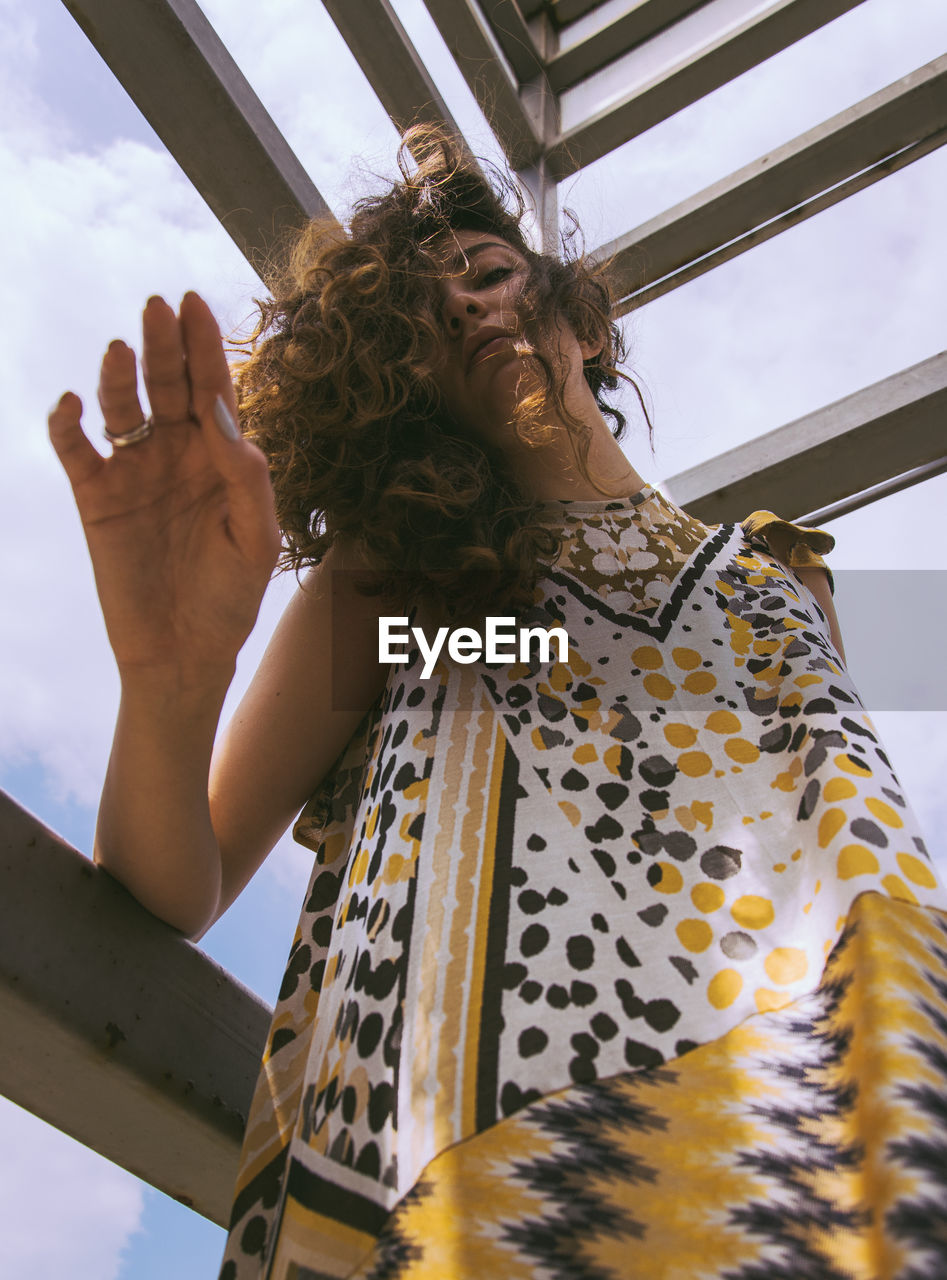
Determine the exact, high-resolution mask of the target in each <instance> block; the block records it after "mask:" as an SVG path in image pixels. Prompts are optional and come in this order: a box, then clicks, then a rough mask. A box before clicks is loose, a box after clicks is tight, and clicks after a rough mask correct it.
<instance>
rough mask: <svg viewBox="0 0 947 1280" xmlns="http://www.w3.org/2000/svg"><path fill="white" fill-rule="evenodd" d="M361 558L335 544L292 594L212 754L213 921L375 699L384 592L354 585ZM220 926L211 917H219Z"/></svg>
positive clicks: (381, 675)
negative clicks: (216, 857)
mask: <svg viewBox="0 0 947 1280" xmlns="http://www.w3.org/2000/svg"><path fill="white" fill-rule="evenodd" d="M356 570H357V562H356V560H355V558H354V556H353V555H352V553H351V551H349V550H343V549H342V548H341V547H340V546H339V545H338V544H336V545H335V546H334V547H333V548H332V550H331V551H330V552H329V554H328V555H327V556H326V558H325V560H324V561H323V562H322V564H321V565H320V566H319V568H318V569H316V570H314V571H313V572H312V573H310V574H309V576H308V577H307V579H306V580H305V582H304V583H303V585H302V586H301V587H300V589H299V591H297V593H296V595H295V596H294V597H293V599H292V600H291V601H290V604H289V606H288V607H287V609H286V612H285V613H284V615H283V617H282V619H281V621H280V623H279V626H278V627H277V629H276V631H275V632H274V634H273V638H272V640H271V641H270V644H269V646H268V648H267V650H266V653H265V654H264V656H263V660H262V662H261V663H260V667H259V670H258V671H257V673H256V675H255V677H254V679H253V682H252V683H251V685H250V687H249V689H248V690H247V693H246V695H245V696H244V698H243V700H242V702H241V703H240V706H239V707H238V709H237V711H236V713H235V714H234V717H233V719H232V721H231V722H230V725H229V726H228V728H227V730H226V732H225V733H223V734H222V735H221V738H220V740H219V742H218V744H217V747H216V749H215V751H214V757H213V763H212V766H211V774H210V810H211V815H212V822H213V826H214V829H215V831H216V833H217V837H218V839H219V842H220V850H221V887H220V898H219V901H218V904H217V908H216V911H215V914H214V919H216V918H217V917H218V916H219V915H221V914H222V913H223V912H224V911H225V910H226V909H227V907H228V906H229V905H230V904H231V903H232V902H233V900H234V899H235V898H236V897H237V895H238V894H239V893H240V891H241V890H242V889H243V888H244V886H245V885H246V883H247V881H248V880H249V879H250V877H251V876H252V875H253V874H254V872H255V871H256V870H257V868H258V867H259V865H260V863H261V862H262V861H263V859H264V858H265V856H266V854H267V853H268V852H269V851H270V849H272V847H273V845H274V844H275V843H276V841H277V840H278V839H279V838H280V836H281V835H282V834H283V832H284V831H285V830H286V828H287V827H288V826H289V824H290V823H291V822H292V821H293V819H294V818H295V817H296V815H297V814H298V813H299V811H300V809H301V808H302V807H303V805H304V804H305V803H306V801H307V800H308V799H309V797H310V796H311V795H312V794H313V792H314V791H315V790H316V788H317V786H318V785H319V783H320V782H321V781H322V779H323V778H324V777H325V775H326V774H327V773H328V772H329V769H330V768H331V767H332V765H333V763H334V762H335V760H336V759H337V758H338V756H339V755H340V754H341V752H342V751H343V749H344V748H345V745H346V743H347V742H348V741H349V739H350V738H351V736H352V734H353V732H354V731H355V729H356V728H357V727H358V724H359V722H360V721H361V720H362V718H363V716H364V715H365V713H366V712H367V711H368V709H369V707H370V706H371V705H372V703H373V702H374V701H375V700H376V699H377V698H378V697H379V696H380V694H381V693H382V691H383V689H384V686H385V681H386V678H387V675H388V667H387V665H385V666H383V665H381V664H380V663H379V662H378V617H379V613H381V612H384V610H383V609H382V607H381V605H380V604H379V600H378V598H377V597H366V596H363V595H361V594H360V593H359V592H357V591H356V590H355V580H356V576H357V574H356ZM211 923H212V922H211Z"/></svg>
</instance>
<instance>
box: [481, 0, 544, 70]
mask: <svg viewBox="0 0 947 1280" xmlns="http://www.w3.org/2000/svg"><path fill="white" fill-rule="evenodd" d="M480 8H481V9H482V11H483V16H484V17H485V18H486V20H487V22H488V23H489V24H490V30H491V31H492V32H493V37H494V39H495V40H496V42H497V44H498V45H499V46H500V48H501V49H502V50H503V54H504V57H505V58H506V60H507V62H508V63H509V64H510V67H511V68H512V70H513V74H514V76H515V77H516V79H517V80H518V81H519V83H520V84H524V83H525V82H526V81H527V80H532V79H533V77H534V76H539V75H542V74H544V70H545V68H544V64H543V58H542V55H541V53H540V51H539V49H537V47H536V42H535V40H534V39H533V35H532V32H531V31H530V29H529V26H528V25H527V23H526V20H525V18H524V17H523V14H522V11H521V9H520V6H519V5H518V4H517V3H516V0H480Z"/></svg>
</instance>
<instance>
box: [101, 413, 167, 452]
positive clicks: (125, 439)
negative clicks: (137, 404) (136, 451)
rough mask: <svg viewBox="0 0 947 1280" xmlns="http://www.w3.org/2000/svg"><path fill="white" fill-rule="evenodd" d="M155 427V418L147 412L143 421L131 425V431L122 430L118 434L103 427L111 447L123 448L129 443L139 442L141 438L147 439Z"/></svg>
mask: <svg viewBox="0 0 947 1280" xmlns="http://www.w3.org/2000/svg"><path fill="white" fill-rule="evenodd" d="M154 429H155V420H154V418H152V417H151V415H150V414H149V415H148V417H147V418H145V420H144V422H139V424H138V426H137V427H132V429H131V431H123V432H122V433H121V434H120V435H116V434H115V433H114V432H112V431H109V429H108V427H106V428H105V438H106V440H107V441H108V442H109V444H110V445H111V446H112V448H113V449H124V448H125V447H126V446H127V445H130V444H140V443H141V442H142V440H147V439H148V437H149V436H150V435H151V433H152V431H154Z"/></svg>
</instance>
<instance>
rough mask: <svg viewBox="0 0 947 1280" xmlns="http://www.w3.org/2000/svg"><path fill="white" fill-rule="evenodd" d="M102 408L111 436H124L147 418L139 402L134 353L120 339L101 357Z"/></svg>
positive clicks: (100, 394)
mask: <svg viewBox="0 0 947 1280" xmlns="http://www.w3.org/2000/svg"><path fill="white" fill-rule="evenodd" d="M99 404H100V406H101V408H102V416H103V417H104V419H105V426H106V428H107V429H108V430H109V431H111V433H112V435H115V436H121V435H125V434H126V432H128V431H133V430H134V429H135V427H138V426H140V425H141V423H142V422H143V421H144V417H145V414H144V412H143V410H142V407H141V401H140V400H139V399H138V373H137V369H136V363H135V353H134V351H132V349H131V347H129V346H127V345H126V344H125V343H124V342H122V341H121V339H119V338H116V339H115V340H114V342H110V343H109V345H108V350H107V351H106V353H105V355H104V356H103V357H102V370H101V373H100V374H99Z"/></svg>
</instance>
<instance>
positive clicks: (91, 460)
mask: <svg viewBox="0 0 947 1280" xmlns="http://www.w3.org/2000/svg"><path fill="white" fill-rule="evenodd" d="M47 422H48V424H49V439H50V441H51V443H52V446H53V448H54V449H55V451H56V456H57V458H58V459H59V461H60V462H61V463H62V467H63V470H64V471H65V473H66V476H67V477H68V480H69V483H70V484H71V485H72V487H73V489H75V488H76V487H77V486H78V485H81V484H82V483H84V482H85V481H86V480H90V479H91V478H92V477H93V476H94V475H95V474H96V473H97V472H98V471H100V470H101V468H102V467H103V466H104V464H105V459H104V458H103V457H102V456H101V454H99V453H97V452H96V450H95V448H94V447H93V446H92V444H91V442H90V441H89V439H88V437H87V436H86V434H85V432H84V431H83V430H82V401H81V400H80V399H79V397H78V396H77V395H75V394H74V393H73V392H72V391H67V392H65V394H64V395H63V396H61V397H60V399H59V401H58V402H57V403H56V404H55V405H54V406H53V408H52V409H51V410H50V412H49V417H48V419H47Z"/></svg>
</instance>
